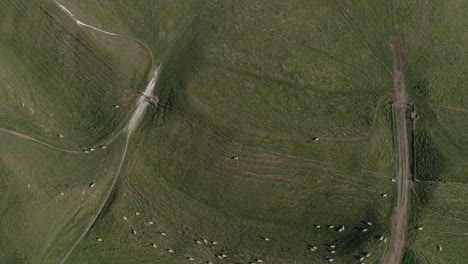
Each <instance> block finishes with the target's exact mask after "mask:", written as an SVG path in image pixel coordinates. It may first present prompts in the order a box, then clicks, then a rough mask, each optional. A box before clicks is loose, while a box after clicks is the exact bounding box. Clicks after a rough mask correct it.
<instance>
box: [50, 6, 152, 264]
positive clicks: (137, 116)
mask: <svg viewBox="0 0 468 264" xmlns="http://www.w3.org/2000/svg"><path fill="white" fill-rule="evenodd" d="M55 3H56V4H57V6H58V7H60V9H62V10H63V11H64V12H65V13H67V14H68V15H69V16H70V18H72V19H73V20H74V21H75V22H76V23H77V24H78V25H79V26H83V27H87V28H90V29H93V30H96V31H98V32H101V33H103V34H106V35H110V36H117V37H124V38H128V39H132V40H134V41H136V42H138V43H139V44H141V45H142V46H143V47H144V48H145V49H147V50H148V52H149V54H150V56H151V61H152V65H153V66H152V68H154V56H153V53H152V51H151V50H150V48H149V47H148V46H147V45H146V44H145V43H143V42H142V41H140V40H139V39H136V38H133V37H130V36H126V35H121V34H117V33H112V32H109V31H105V30H102V29H100V28H97V27H94V26H91V25H88V24H86V23H83V22H82V21H80V20H79V19H77V18H76V17H75V15H73V13H72V12H71V11H70V10H68V9H67V8H66V7H65V6H63V5H62V4H60V3H58V2H57V1H55ZM158 77H159V67H156V69H154V70H153V73H152V75H151V79H150V81H149V83H148V84H147V85H146V89H145V91H144V92H143V94H142V96H140V98H139V99H138V101H137V103H136V107H135V111H134V112H133V114H132V117H131V118H130V120H129V122H128V124H127V126H126V128H125V129H124V131H126V133H127V139H126V141H125V147H124V151H123V153H122V157H121V159H120V163H119V166H118V168H117V171H116V173H115V175H114V179H113V181H112V184H111V187H110V188H109V191H108V192H107V195H106V196H105V198H104V200H103V201H102V203H101V206H100V207H99V209H98V211H97V212H96V213H95V214H94V215H93V217H92V218H91V220H90V222H89V224H88V226H87V227H86V229H85V230H84V231H83V233H82V234H81V236H80V237H79V238H78V239H77V240H76V241H75V243H74V244H73V246H72V247H71V248H70V249H69V250H68V251H67V253H66V255H65V256H64V257H63V259H62V261H61V262H60V263H61V264H63V263H65V262H66V261H67V260H68V258H69V257H70V255H71V254H72V253H73V251H74V250H75V248H76V247H77V246H78V244H79V243H80V242H81V241H82V240H83V239H84V238H85V237H86V235H87V234H88V232H89V231H90V230H91V228H92V227H93V226H94V224H95V223H96V220H97V219H98V218H99V216H100V215H101V214H102V212H103V210H104V207H105V206H106V204H107V202H108V201H109V198H110V197H111V195H112V193H113V192H114V189H115V186H116V184H117V181H118V179H119V176H120V173H121V171H122V167H123V164H124V162H125V158H126V156H127V150H128V146H129V142H130V137H131V135H132V133H133V132H134V131H135V129H136V128H137V127H138V125H139V124H140V122H141V120H142V118H143V115H144V114H145V111H146V109H147V108H148V106H149V104H150V103H149V102H148V101H147V100H146V97H149V96H152V94H153V92H154V89H155V87H156V82H157V80H158Z"/></svg>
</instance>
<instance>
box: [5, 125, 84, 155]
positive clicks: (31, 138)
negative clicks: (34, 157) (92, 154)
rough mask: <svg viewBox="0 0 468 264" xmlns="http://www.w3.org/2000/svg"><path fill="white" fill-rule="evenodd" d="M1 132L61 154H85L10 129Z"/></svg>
mask: <svg viewBox="0 0 468 264" xmlns="http://www.w3.org/2000/svg"><path fill="white" fill-rule="evenodd" d="M0 131H2V132H5V133H8V134H11V135H14V136H17V137H20V138H24V139H27V140H30V141H32V142H35V143H38V144H41V145H43V146H46V147H48V148H51V149H53V150H57V151H61V152H66V153H70V154H83V152H81V151H77V150H69V149H62V148H57V147H54V146H52V145H49V144H47V143H45V142H42V141H40V140H37V139H35V138H33V137H30V136H28V135H25V134H21V133H19V132H15V131H13V130H9V129H4V128H0Z"/></svg>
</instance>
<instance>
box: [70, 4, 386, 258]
mask: <svg viewBox="0 0 468 264" xmlns="http://www.w3.org/2000/svg"><path fill="white" fill-rule="evenodd" d="M363 7H365V8H367V9H368V10H369V9H370V10H372V11H373V12H374V13H375V17H374V20H372V19H371V18H366V19H369V20H362V19H361V13H360V12H361V8H363ZM358 11H359V12H358ZM93 12H96V13H97V12H99V11H93ZM155 12H157V11H156V10H155ZM127 13H129V12H127ZM291 14H294V15H291ZM377 14H380V15H377ZM382 16H383V17H384V18H387V20H383V21H382V20H381V19H380V18H381V17H382ZM377 17H379V20H378V25H370V24H369V23H370V21H376V20H377ZM391 17H392V10H391V6H388V5H384V6H382V5H377V4H376V5H375V6H373V7H372V6H371V7H369V6H367V5H365V3H364V2H363V3H354V4H353V5H351V3H349V5H343V6H342V5H337V4H336V3H325V2H319V1H317V2H314V3H307V2H293V1H289V2H284V1H270V2H269V3H264V2H253V3H252V2H242V1H237V2H231V3H224V2H211V3H209V4H208V5H206V7H205V9H203V10H202V11H201V13H200V14H199V16H198V17H196V18H195V20H193V22H192V23H191V24H190V25H189V27H188V28H187V30H186V31H184V32H183V34H182V35H181V37H180V39H179V40H178V41H177V42H176V43H175V44H174V46H173V49H172V51H170V53H169V54H168V57H167V59H166V61H165V64H164V65H163V68H162V72H161V77H160V80H159V83H158V95H159V96H160V98H161V100H162V102H161V107H160V108H158V109H157V110H151V113H149V114H148V115H147V116H146V117H147V118H146V119H145V123H144V124H143V125H142V127H141V129H140V130H139V132H138V134H136V135H135V136H134V138H133V139H132V140H131V147H130V152H129V154H128V155H129V156H128V157H129V160H128V164H127V165H126V166H125V171H124V172H123V174H122V177H123V178H122V181H121V182H120V184H119V190H118V192H117V194H116V196H115V198H114V199H113V202H112V204H111V206H110V207H109V209H108V211H106V214H105V215H104V216H103V217H102V218H101V219H100V220H99V222H98V224H97V225H96V226H95V228H94V229H93V230H92V232H91V234H90V235H89V236H88V237H87V238H86V239H85V240H84V241H83V242H82V243H81V244H80V246H79V247H78V249H77V250H76V253H75V254H74V255H72V257H71V259H70V261H71V262H72V263H107V262H108V263H125V262H128V259H131V260H132V261H133V262H138V263H151V262H159V263H181V262H184V261H188V260H187V258H189V257H193V258H195V261H196V262H198V263H204V262H206V261H213V262H216V261H217V260H218V259H217V257H216V255H217V254H223V252H225V254H226V255H227V256H228V259H227V260H226V261H227V262H229V263H236V262H241V263H242V262H247V261H254V260H255V259H256V258H259V259H262V260H264V261H267V262H269V263H310V262H317V263H320V262H323V261H324V260H325V258H326V257H327V256H331V255H336V256H335V258H336V259H337V261H338V262H340V263H349V262H350V261H354V260H355V258H356V256H358V255H360V254H362V252H364V251H371V252H372V253H373V254H375V256H374V255H372V258H375V259H376V260H377V259H379V253H380V252H381V251H382V250H383V243H381V242H379V241H378V240H377V239H375V238H374V236H377V235H381V234H386V233H388V229H387V225H388V219H389V212H390V207H391V205H392V199H382V198H381V197H380V194H381V193H383V192H388V193H391V192H392V191H393V188H394V187H393V185H392V182H391V181H390V178H391V177H392V174H393V170H394V161H393V160H394V154H393V149H392V138H391V131H390V124H391V122H390V119H389V116H390V113H389V110H388V108H387V107H386V105H387V100H389V98H390V96H391V93H392V90H393V84H392V80H391V76H390V74H389V73H388V68H391V61H390V50H389V47H388V40H387V38H385V39H384V38H380V37H379V36H380V35H379V34H382V35H390V33H391V31H392V21H391V20H392V19H391ZM350 20H351V21H353V23H351V22H350ZM374 27H375V28H374ZM377 27H378V28H377ZM361 31H362V32H365V34H364V36H363V34H361V33H360V32H361ZM315 137H319V138H320V140H319V141H317V142H315V141H314V140H313V139H314V138H315ZM233 157H239V159H238V160H235V159H233ZM136 213H139V215H136ZM124 217H125V218H126V219H127V220H125V219H124ZM150 221H151V222H153V224H152V225H150V224H148V222H150ZM361 221H372V222H373V223H374V225H373V226H372V227H371V232H368V233H363V232H362V229H363V228H364V227H365V226H364V225H363V223H361ZM314 225H321V228H320V229H317V228H315V226H314ZM327 225H335V226H337V227H338V226H339V225H345V226H346V230H345V232H342V233H340V232H338V231H336V230H334V229H329V228H328V227H327ZM132 230H135V231H136V233H137V234H136V235H134V234H132ZM160 232H163V233H165V234H166V236H163V235H161V234H160ZM262 237H268V238H270V240H271V241H264V240H263V239H262ZM97 238H101V239H102V240H103V241H101V242H99V241H97V240H96V239H97ZM203 239H207V240H210V241H213V240H214V241H216V242H217V243H218V244H217V245H212V244H210V245H207V244H205V243H204V242H201V243H202V244H201V245H199V244H197V243H196V240H200V241H203ZM152 243H155V244H156V246H157V248H156V249H155V248H153V247H152ZM327 243H336V244H337V245H338V246H337V247H338V248H337V249H336V253H335V254H332V253H330V252H328V251H329V250H328V251H327V249H326V244H327ZM312 245H316V246H318V247H319V248H320V249H319V250H318V251H317V252H311V251H310V250H309V249H308V246H312ZM168 249H173V250H174V251H175V252H174V253H169V252H167V250H168Z"/></svg>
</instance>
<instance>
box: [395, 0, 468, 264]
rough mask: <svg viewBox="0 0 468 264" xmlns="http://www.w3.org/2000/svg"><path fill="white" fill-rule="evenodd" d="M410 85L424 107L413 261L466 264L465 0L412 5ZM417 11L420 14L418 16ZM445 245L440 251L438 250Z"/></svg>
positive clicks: (409, 12)
mask: <svg viewBox="0 0 468 264" xmlns="http://www.w3.org/2000/svg"><path fill="white" fill-rule="evenodd" d="M404 10H405V12H404V13H403V14H404V15H403V17H404V20H405V21H407V22H406V24H407V26H406V29H405V31H406V36H405V37H406V52H407V59H408V64H409V65H410V66H411V68H410V67H408V77H409V78H408V79H409V81H410V83H409V85H408V87H411V88H412V90H413V95H414V98H415V100H417V103H418V104H419V108H420V109H421V116H422V118H421V122H420V124H419V125H418V131H419V132H418V133H417V135H416V138H417V139H418V138H419V140H417V141H419V142H420V144H416V146H415V147H416V150H417V152H418V153H419V154H418V155H417V157H418V158H417V159H416V167H417V172H416V177H417V178H419V179H420V180H421V182H418V183H416V184H417V185H416V188H415V193H414V196H413V197H415V198H414V199H413V217H412V219H410V223H412V224H413V226H410V228H412V227H414V226H415V225H421V226H424V230H423V231H414V229H413V230H410V231H409V232H410V237H411V239H410V242H409V245H408V248H409V250H410V251H411V252H412V254H413V255H414V262H411V263H465V262H466V260H467V258H468V255H467V252H468V246H467V239H468V236H467V232H466V230H467V228H468V222H467V221H466V216H467V215H466V213H467V212H468V206H467V204H466V202H465V200H466V197H467V196H466V195H467V188H466V183H467V179H468V178H467V177H466V172H467V171H468V170H467V169H468V167H467V165H466V160H467V158H468V156H467V154H468V152H467V146H468V145H467V144H468V141H467V138H466V133H465V131H466V129H467V124H468V123H467V118H466V117H467V114H468V112H466V110H464V109H467V108H468V105H467V103H466V102H465V101H464V98H465V94H466V89H465V87H464V82H465V80H464V72H465V71H466V69H467V67H466V65H465V64H464V62H463V59H462V58H463V56H464V55H463V54H464V53H465V51H464V46H465V43H464V40H466V39H467V37H468V35H467V34H466V32H465V30H464V24H465V22H466V21H467V18H466V17H465V14H466V12H467V11H468V6H467V5H466V3H463V2H461V1H449V2H438V1H420V2H419V3H416V2H415V3H411V4H409V3H407V4H405V8H404ZM415 13H417V14H418V15H417V16H414V14H415ZM439 245H440V246H442V251H438V249H437V246H439Z"/></svg>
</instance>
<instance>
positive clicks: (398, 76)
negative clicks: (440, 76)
mask: <svg viewBox="0 0 468 264" xmlns="http://www.w3.org/2000/svg"><path fill="white" fill-rule="evenodd" d="M390 44H391V47H392V52H393V81H394V84H395V97H396V102H395V103H394V104H393V105H392V109H393V118H394V128H395V136H396V146H397V155H398V175H397V183H398V185H397V189H398V199H397V204H396V207H395V208H394V211H393V219H392V235H391V238H390V242H389V244H388V246H387V248H386V249H385V252H384V254H383V256H382V262H381V263H383V264H398V263H401V261H402V258H403V253H404V248H405V240H406V230H407V227H408V216H409V206H410V194H411V192H410V191H411V187H412V181H411V167H410V164H411V162H410V158H411V156H410V147H409V143H410V142H409V139H408V137H409V130H408V128H410V129H411V126H409V125H408V124H409V122H410V120H409V119H408V116H409V115H408V94H407V93H406V85H405V65H404V52H403V39H402V38H401V36H397V35H396V36H392V37H391V38H390Z"/></svg>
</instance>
